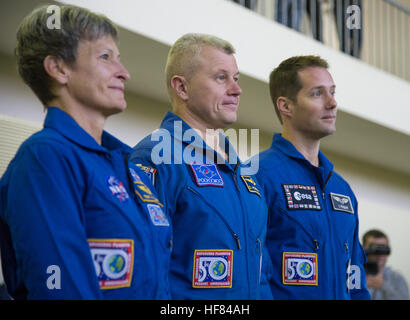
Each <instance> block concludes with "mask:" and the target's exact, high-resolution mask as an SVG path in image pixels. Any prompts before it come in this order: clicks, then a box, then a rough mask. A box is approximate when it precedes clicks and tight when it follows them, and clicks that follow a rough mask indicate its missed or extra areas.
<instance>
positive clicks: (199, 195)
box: [187, 186, 241, 250]
mask: <svg viewBox="0 0 410 320" xmlns="http://www.w3.org/2000/svg"><path fill="white" fill-rule="evenodd" d="M187 188H188V190H189V191H191V192H192V193H194V194H195V195H196V196H197V197H199V198H200V199H201V200H202V201H203V202H205V204H206V205H207V206H208V207H210V208H211V209H212V210H213V211H214V212H215V213H216V215H217V216H218V217H219V219H221V221H222V222H223V223H224V225H225V226H226V228H227V229H228V230H229V232H230V233H231V234H232V237H233V238H234V240H235V243H236V246H237V249H238V250H241V241H240V239H239V236H238V234H237V233H236V232H235V231H234V230H233V229H232V228H231V226H230V225H229V223H228V222H227V221H226V219H225V218H224V217H223V216H222V215H221V214H220V213H219V211H218V210H217V209H216V208H215V207H214V206H213V205H212V204H211V203H209V202H208V201H207V200H206V199H205V197H203V196H202V194H200V193H199V192H198V191H196V190H195V189H194V188H192V187H191V186H188V187H187Z"/></svg>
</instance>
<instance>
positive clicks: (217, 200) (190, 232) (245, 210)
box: [131, 112, 272, 299]
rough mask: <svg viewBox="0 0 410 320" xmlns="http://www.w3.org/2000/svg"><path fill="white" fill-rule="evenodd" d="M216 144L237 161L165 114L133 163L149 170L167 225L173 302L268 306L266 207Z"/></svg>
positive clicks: (254, 187)
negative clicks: (238, 302)
mask: <svg viewBox="0 0 410 320" xmlns="http://www.w3.org/2000/svg"><path fill="white" fill-rule="evenodd" d="M220 139H221V140H220V142H221V145H222V146H223V147H224V148H225V151H226V152H229V155H230V156H232V157H231V158H230V159H234V161H233V160H232V161H229V163H228V162H227V161H225V159H222V158H221V157H220V155H219V154H218V153H217V152H216V151H215V150H213V149H211V148H210V147H208V146H207V145H206V143H205V142H204V140H203V139H202V138H201V137H200V136H199V135H198V134H197V133H196V132H195V131H194V130H193V129H192V128H191V127H190V126H189V125H188V124H187V123H185V122H184V121H183V120H182V119H181V118H179V117H178V116H176V115H175V114H173V113H171V112H168V113H167V115H166V116H165V118H164V119H163V122H162V124H161V128H160V129H158V130H156V131H154V132H153V133H152V134H151V135H149V136H147V137H145V138H144V139H143V140H142V141H141V142H140V143H138V144H137V146H136V147H135V153H134V154H133V155H132V157H131V161H133V162H134V163H136V164H140V165H143V166H144V167H145V168H146V169H147V171H149V174H150V177H151V178H152V179H153V180H154V186H155V188H156V189H157V192H158V197H159V199H160V201H161V202H163V203H164V205H165V207H166V208H167V212H168V214H169V216H170V217H171V220H172V224H173V231H174V233H173V250H172V256H171V264H170V266H171V267H170V270H171V272H170V288H171V296H172V299H271V298H272V295H271V292H270V289H269V285H268V283H267V281H266V279H265V277H264V273H263V271H264V269H265V268H266V266H265V265H264V264H263V263H267V262H268V263H270V259H265V256H264V254H263V251H264V248H265V238H266V227H267V225H266V224H267V207H266V203H265V201H264V199H263V197H262V195H261V193H260V190H259V185H258V184H257V181H256V180H255V178H254V177H251V176H247V175H241V172H243V171H242V168H243V164H241V163H240V161H239V160H238V157H237V155H236V152H235V151H234V150H233V148H232V146H231V145H230V143H229V141H228V140H227V139H226V138H225V137H224V136H223V135H221V136H220ZM183 155H184V156H183ZM190 157H191V158H190ZM189 158H190V159H189ZM160 162H162V163H160ZM265 250H266V249H265ZM266 255H267V252H266ZM265 260H266V262H265ZM262 265H263V267H262ZM261 283H262V285H261ZM263 284H265V285H263Z"/></svg>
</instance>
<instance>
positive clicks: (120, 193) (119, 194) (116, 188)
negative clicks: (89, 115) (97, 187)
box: [107, 176, 129, 202]
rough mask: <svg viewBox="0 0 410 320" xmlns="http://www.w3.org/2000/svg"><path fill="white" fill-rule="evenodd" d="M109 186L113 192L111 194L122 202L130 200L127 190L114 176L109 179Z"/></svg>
mask: <svg viewBox="0 0 410 320" xmlns="http://www.w3.org/2000/svg"><path fill="white" fill-rule="evenodd" d="M107 185H108V188H109V189H110V191H111V194H112V195H113V196H115V197H116V198H117V199H118V200H120V201H121V202H124V201H126V200H127V199H128V198H129V195H128V192H127V189H125V187H124V185H123V183H122V182H121V181H119V180H118V179H117V178H116V177H114V176H109V177H108V178H107Z"/></svg>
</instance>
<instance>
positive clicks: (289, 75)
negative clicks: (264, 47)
mask: <svg viewBox="0 0 410 320" xmlns="http://www.w3.org/2000/svg"><path fill="white" fill-rule="evenodd" d="M308 67H321V68H325V69H328V68H329V64H328V63H327V61H326V60H324V59H322V58H320V57H319V56H296V57H291V58H289V59H286V60H284V61H282V62H281V63H280V64H279V66H278V67H276V68H275V69H274V70H273V71H272V72H271V74H270V76H269V90H270V96H271V99H272V102H273V105H274V106H275V111H276V114H277V116H278V118H279V121H280V123H282V118H281V116H280V112H279V109H278V106H277V105H276V100H277V99H278V98H279V97H287V98H289V99H290V100H292V101H295V100H296V96H297V94H298V92H299V90H300V89H302V82H301V80H300V77H299V74H298V72H299V71H301V70H303V69H305V68H308Z"/></svg>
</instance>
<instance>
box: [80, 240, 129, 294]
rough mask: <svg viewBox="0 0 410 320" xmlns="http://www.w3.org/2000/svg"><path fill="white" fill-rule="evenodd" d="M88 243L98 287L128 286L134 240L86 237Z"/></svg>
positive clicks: (115, 287) (114, 287)
mask: <svg viewBox="0 0 410 320" xmlns="http://www.w3.org/2000/svg"><path fill="white" fill-rule="evenodd" d="M88 244H89V246H90V250H91V256H92V259H93V262H94V268H95V272H96V274H97V278H98V281H99V283H100V288H101V289H117V288H124V287H129V286H130V285H131V279H132V271H133V265H134V240H132V239H88Z"/></svg>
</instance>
